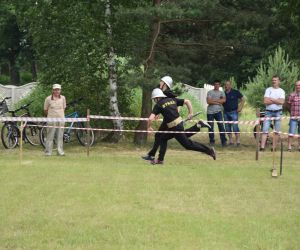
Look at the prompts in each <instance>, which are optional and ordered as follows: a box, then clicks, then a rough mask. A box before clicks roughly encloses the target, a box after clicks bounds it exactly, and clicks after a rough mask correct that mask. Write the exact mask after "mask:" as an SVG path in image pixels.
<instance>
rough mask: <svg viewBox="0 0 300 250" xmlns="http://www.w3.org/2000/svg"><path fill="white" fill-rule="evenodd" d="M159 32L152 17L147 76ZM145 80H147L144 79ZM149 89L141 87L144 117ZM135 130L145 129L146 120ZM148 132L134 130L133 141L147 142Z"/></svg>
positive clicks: (155, 1) (157, 0)
mask: <svg viewBox="0 0 300 250" xmlns="http://www.w3.org/2000/svg"><path fill="white" fill-rule="evenodd" d="M160 3H161V0H153V5H154V6H155V5H160ZM159 32H160V21H159V19H158V18H154V19H153V21H152V24H151V34H150V38H149V41H150V45H149V51H150V52H149V56H148V58H147V59H146V60H145V63H144V66H145V67H144V68H145V72H144V76H145V78H147V73H148V70H149V68H151V67H153V65H154V49H155V43H156V40H157V37H158V35H159ZM145 82H147V81H145ZM151 103H152V102H151V91H150V89H149V87H148V88H147V87H146V86H144V87H143V100H142V111H141V116H142V117H144V118H146V117H149V115H150V113H151V109H152V105H151ZM136 130H147V122H146V121H140V122H139V125H138V126H137V127H136ZM147 137H148V134H147V133H144V132H136V133H135V135H134V142H135V143H136V144H138V145H142V144H145V143H146V142H147Z"/></svg>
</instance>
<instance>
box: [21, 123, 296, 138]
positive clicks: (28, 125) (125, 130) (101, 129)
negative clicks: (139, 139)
mask: <svg viewBox="0 0 300 250" xmlns="http://www.w3.org/2000/svg"><path fill="white" fill-rule="evenodd" d="M26 126H27V127H40V128H41V127H45V128H63V129H74V130H93V131H105V132H129V133H149V134H151V133H152V134H153V133H161V134H213V133H215V134H236V133H235V132H217V131H216V132H201V131H199V132H196V131H159V130H153V131H148V130H134V129H112V128H78V127H72V128H70V127H66V126H50V125H38V124H27V125H26ZM276 133H277V134H287V135H288V133H283V132H276ZM239 134H252V135H254V134H263V132H254V131H252V132H251V131H250V132H249V131H247V132H246V131H245V132H239ZM298 136H299V137H300V135H295V136H294V137H298Z"/></svg>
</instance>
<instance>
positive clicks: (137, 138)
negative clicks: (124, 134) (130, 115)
mask: <svg viewBox="0 0 300 250" xmlns="http://www.w3.org/2000/svg"><path fill="white" fill-rule="evenodd" d="M142 98H143V102H142V111H141V117H143V118H148V117H149V115H150V113H151V109H152V105H151V104H152V100H151V91H150V90H149V89H148V88H145V87H144V88H143V94H142ZM136 130H147V121H140V122H139V125H138V126H137V127H136ZM147 135H148V134H147V133H144V132H136V133H135V135H134V142H135V143H136V144H137V145H142V144H145V143H146V142H147Z"/></svg>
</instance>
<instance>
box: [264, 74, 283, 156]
mask: <svg viewBox="0 0 300 250" xmlns="http://www.w3.org/2000/svg"><path fill="white" fill-rule="evenodd" d="M284 101H285V92H284V90H283V89H282V88H280V78H279V76H276V75H275V76H273V77H272V87H269V88H267V89H266V91H265V95H264V104H265V105H266V113H265V118H278V119H275V120H274V124H275V139H276V142H277V141H278V140H277V139H278V132H279V131H280V128H281V116H282V105H283V104H284ZM271 122H272V121H271V120H265V121H264V124H263V131H262V132H263V133H262V137H261V145H260V151H264V150H265V145H266V140H267V136H268V132H269V128H270V125H271ZM273 146H274V149H276V143H275V145H273Z"/></svg>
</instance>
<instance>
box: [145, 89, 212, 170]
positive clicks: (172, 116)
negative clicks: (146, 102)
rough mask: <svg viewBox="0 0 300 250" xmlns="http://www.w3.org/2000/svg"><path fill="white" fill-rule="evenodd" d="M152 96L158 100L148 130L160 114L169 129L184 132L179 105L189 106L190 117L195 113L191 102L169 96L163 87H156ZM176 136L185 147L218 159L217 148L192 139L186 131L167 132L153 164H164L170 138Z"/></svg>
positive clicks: (163, 136)
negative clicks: (163, 90)
mask: <svg viewBox="0 0 300 250" xmlns="http://www.w3.org/2000/svg"><path fill="white" fill-rule="evenodd" d="M151 98H152V99H153V100H154V101H155V102H156V104H155V106H154V108H153V110H152V113H151V115H150V116H149V120H148V130H149V131H153V129H152V127H151V124H152V122H153V121H154V120H155V117H156V116H157V115H159V114H162V116H163V123H164V124H166V127H167V130H169V131H181V132H184V131H185V130H184V127H183V123H182V118H181V117H180V115H179V113H178V107H179V106H183V105H184V104H185V105H186V106H187V107H188V110H189V118H190V117H192V115H193V108H192V105H191V102H190V101H189V100H185V99H178V98H169V97H167V96H166V95H165V94H164V93H163V92H162V90H161V89H158V88H157V89H154V90H153V91H152V96H151ZM172 138H175V139H176V140H177V141H178V142H179V143H180V144H181V145H182V146H183V147H184V148H185V149H187V150H193V151H198V152H203V153H205V154H207V155H210V156H211V157H212V158H213V159H214V160H215V159H216V152H215V149H214V148H213V147H212V148H209V147H207V146H205V145H203V144H201V143H198V142H194V141H192V140H190V139H189V138H188V137H187V135H186V134H184V133H178V134H176V133H170V134H169V133H166V134H162V136H161V139H160V152H159V157H158V159H157V160H155V159H154V160H152V161H151V163H152V164H163V161H164V157H165V154H166V151H167V145H168V140H170V139H172Z"/></svg>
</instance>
